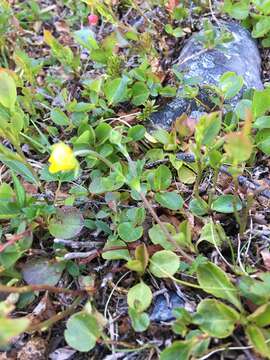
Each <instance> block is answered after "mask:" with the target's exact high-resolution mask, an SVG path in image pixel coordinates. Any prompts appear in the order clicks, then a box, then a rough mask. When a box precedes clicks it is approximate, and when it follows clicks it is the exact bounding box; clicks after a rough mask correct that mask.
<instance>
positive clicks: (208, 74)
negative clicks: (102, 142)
mask: <svg viewBox="0 0 270 360" xmlns="http://www.w3.org/2000/svg"><path fill="white" fill-rule="evenodd" d="M222 25H224V26H225V27H226V28H227V30H229V31H230V32H231V33H232V35H233V40H232V41H230V42H228V43H224V44H223V47H222V49H220V48H214V49H209V50H206V51H205V52H204V51H203V45H202V43H200V42H198V41H197V39H196V36H195V35H193V36H191V38H189V39H188V41H187V43H186V45H185V46H184V48H183V49H182V51H181V53H180V57H179V61H178V65H177V70H179V71H181V72H183V73H184V78H192V77H195V78H199V79H200V83H199V96H198V98H199V99H200V101H202V102H203V103H204V104H206V105H209V104H211V100H210V98H209V92H207V91H206V90H205V89H203V88H202V87H200V85H218V81H219V78H220V76H221V75H223V74H224V73H225V72H228V71H231V72H235V73H236V74H237V75H241V76H242V77H243V79H244V87H243V89H252V88H253V89H259V90H260V89H263V84H262V80H261V58H260V54H259V50H258V48H257V45H256V42H255V41H254V40H253V39H252V38H251V36H250V33H249V32H248V31H247V30H245V29H244V28H242V27H241V26H240V25H239V24H237V23H232V22H231V23H225V22H222ZM196 54H197V55H196ZM242 93H243V91H241V92H240V94H238V95H237V96H235V97H234V98H232V99H230V100H229V101H227V103H229V104H231V105H232V106H234V105H235V104H236V103H237V102H238V101H239V100H240V99H241V97H242ZM201 112H205V107H203V106H201V105H200V104H199V103H198V102H196V101H195V100H193V99H184V98H180V97H177V98H176V99H174V100H173V101H172V102H171V103H169V104H168V105H166V106H165V107H164V108H163V109H162V110H160V111H157V112H155V113H153V114H152V115H151V117H150V127H153V128H160V127H161V128H164V129H169V128H170V127H171V125H172V124H173V122H174V121H175V120H176V118H177V117H179V116H180V115H181V114H183V113H187V114H188V115H190V116H192V117H195V118H197V117H198V113H201Z"/></svg>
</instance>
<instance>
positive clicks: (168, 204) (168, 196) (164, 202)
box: [155, 191, 184, 211]
mask: <svg viewBox="0 0 270 360" xmlns="http://www.w3.org/2000/svg"><path fill="white" fill-rule="evenodd" d="M155 200H156V201H157V202H158V203H159V204H160V205H161V206H163V207H165V208H167V209H170V210H175V211H176V210H180V209H182V207H183V205H184V200H183V198H182V196H180V195H179V194H177V192H175V191H172V192H165V193H157V194H156V195H155Z"/></svg>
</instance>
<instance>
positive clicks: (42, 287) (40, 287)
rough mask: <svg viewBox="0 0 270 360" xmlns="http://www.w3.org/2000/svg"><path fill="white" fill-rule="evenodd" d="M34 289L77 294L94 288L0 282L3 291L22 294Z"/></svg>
mask: <svg viewBox="0 0 270 360" xmlns="http://www.w3.org/2000/svg"><path fill="white" fill-rule="evenodd" d="M34 291H49V292H52V293H56V294H61V293H68V294H72V295H78V294H82V293H86V292H93V291H94V288H90V287H87V288H85V289H80V290H71V289H67V288H59V287H56V286H50V285H26V286H19V287H16V286H7V285H2V284H0V292H3V293H9V294H10V293H17V294H24V293H29V292H34Z"/></svg>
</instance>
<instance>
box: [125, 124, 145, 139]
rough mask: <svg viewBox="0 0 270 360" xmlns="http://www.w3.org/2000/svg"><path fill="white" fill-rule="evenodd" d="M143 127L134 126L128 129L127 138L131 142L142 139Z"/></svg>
mask: <svg viewBox="0 0 270 360" xmlns="http://www.w3.org/2000/svg"><path fill="white" fill-rule="evenodd" d="M145 131H146V130H145V127H144V126H142V125H135V126H132V127H131V128H129V129H128V137H131V138H132V140H133V141H139V140H142V139H143V138H144V134H145Z"/></svg>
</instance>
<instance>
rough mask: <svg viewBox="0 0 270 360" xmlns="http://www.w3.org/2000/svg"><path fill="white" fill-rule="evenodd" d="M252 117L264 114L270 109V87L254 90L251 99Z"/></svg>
mask: <svg viewBox="0 0 270 360" xmlns="http://www.w3.org/2000/svg"><path fill="white" fill-rule="evenodd" d="M252 110H253V114H254V117H255V118H257V117H259V116H262V115H264V114H265V113H266V112H267V111H269V110H270V87H269V88H266V89H265V90H255V91H254V95H253V100H252Z"/></svg>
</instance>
